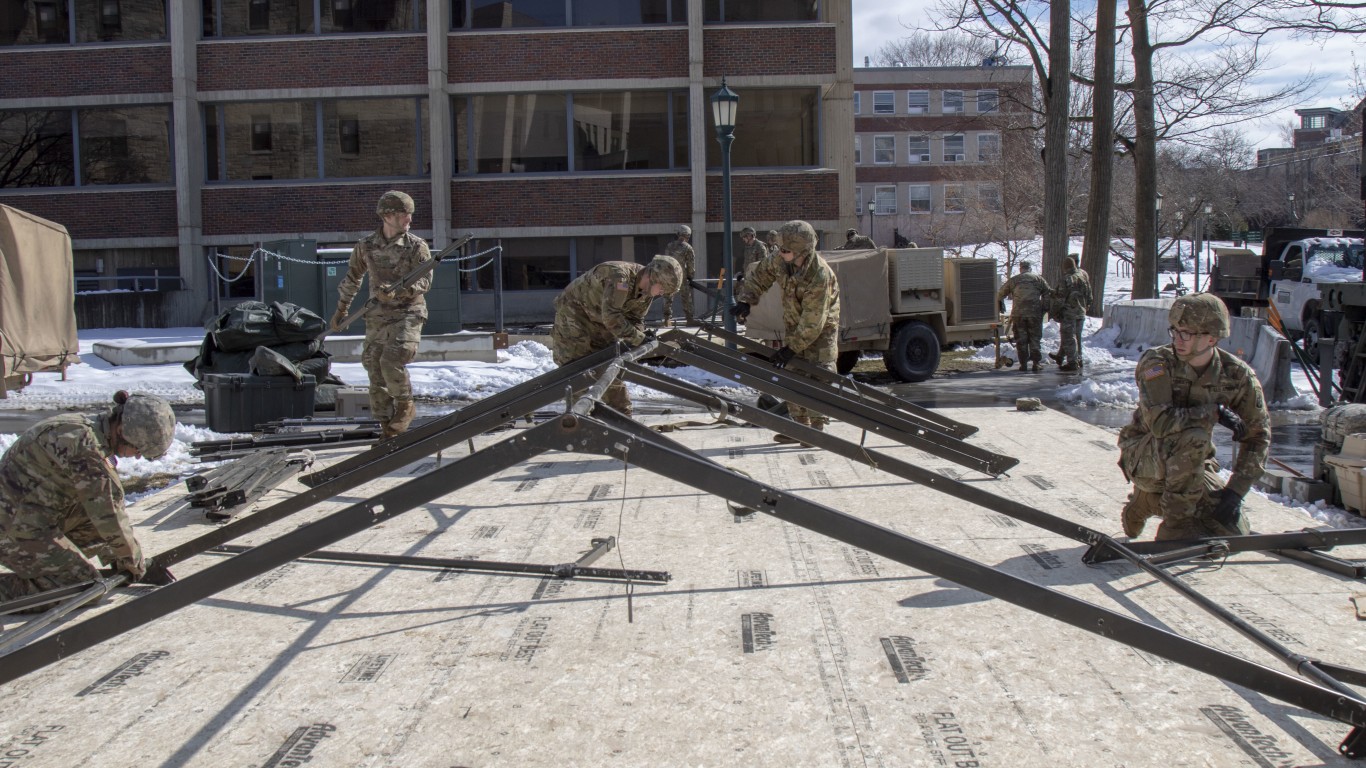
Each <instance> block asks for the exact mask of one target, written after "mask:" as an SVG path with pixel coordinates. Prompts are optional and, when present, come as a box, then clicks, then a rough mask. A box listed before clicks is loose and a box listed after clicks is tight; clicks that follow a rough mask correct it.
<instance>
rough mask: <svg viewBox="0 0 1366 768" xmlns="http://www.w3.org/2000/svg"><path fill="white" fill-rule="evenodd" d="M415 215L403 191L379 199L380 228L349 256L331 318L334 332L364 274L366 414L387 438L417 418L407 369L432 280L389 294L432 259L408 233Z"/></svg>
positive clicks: (423, 319)
mask: <svg viewBox="0 0 1366 768" xmlns="http://www.w3.org/2000/svg"><path fill="white" fill-rule="evenodd" d="M414 210H415V206H414V205H413V198H411V197H409V196H408V195H407V194H406V193H404V192H395V191H390V192H385V193H384V194H383V195H382V196H381V197H380V199H379V205H378V207H377V208H376V213H378V214H379V217H380V219H381V221H382V223H381V224H380V228H379V229H377V230H375V231H374V232H373V233H371V234H369V235H367V236H365V237H364V238H363V239H361V241H360V242H358V243H356V247H355V248H354V249H353V250H352V251H351V263H350V266H349V267H348V268H347V270H346V277H344V278H342V281H341V285H340V286H339V287H338V289H337V293H338V299H337V312H336V314H334V315H333V316H332V327H333V328H334V329H336V328H338V327H340V326H341V324H342V323H344V322H346V316H347V314H349V313H350V311H351V301H352V300H353V299H354V298H355V297H356V293H357V292H359V291H360V284H361V281H362V280H364V279H365V276H366V275H367V274H368V275H369V276H370V294H371V295H372V296H374V297H376V298H377V300H378V302H379V303H378V305H377V306H376V307H375V308H374V309H372V310H371V311H370V313H369V314H368V315H366V316H365V348H364V350H363V351H362V352H361V363H362V364H364V365H365V372H366V374H368V375H369V377H370V412H371V413H372V414H374V416H375V418H377V419H379V423H380V428H381V430H382V431H383V435H384V437H385V438H390V437H394V436H396V435H399V434H402V433H403V432H404V431H405V430H407V429H408V425H409V424H411V423H412V422H413V416H414V415H415V413H416V410H415V408H414V407H413V387H412V382H410V381H409V379H408V368H407V365H408V363H411V362H412V361H413V358H414V357H416V356H417V346H418V344H419V343H420V342H421V341H422V325H423V323H425V322H426V321H427V298H426V293H427V291H428V290H430V289H431V287H432V275H431V273H430V272H429V273H427V275H425V276H424V277H422V279H420V280H418V281H417V282H415V283H413V285H412V286H411V287H408V288H404V289H402V290H398V291H392V290H389V286H391V285H394V284H395V283H397V282H398V281H400V280H402V279H403V277H404V276H405V275H407V274H408V273H409V272H412V271H413V269H414V268H415V267H417V266H418V265H419V264H421V263H422V262H424V261H431V259H432V253H431V250H430V249H429V248H428V247H427V243H426V241H424V240H423V239H422V238H420V237H417V236H415V235H413V234H411V233H410V232H408V227H409V226H411V225H412V223H413V211H414Z"/></svg>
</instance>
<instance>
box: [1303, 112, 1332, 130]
mask: <svg viewBox="0 0 1366 768" xmlns="http://www.w3.org/2000/svg"><path fill="white" fill-rule="evenodd" d="M1300 124H1301V125H1302V126H1303V127H1304V128H1325V127H1327V126H1328V116H1327V115H1305V116H1304V117H1303V118H1301V120H1300Z"/></svg>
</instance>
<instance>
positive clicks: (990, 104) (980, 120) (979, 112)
mask: <svg viewBox="0 0 1366 768" xmlns="http://www.w3.org/2000/svg"><path fill="white" fill-rule="evenodd" d="M1033 92H1034V83H1033V70H1032V69H1031V68H1030V67H1026V66H1001V65H999V64H998V63H996V62H984V63H983V65H982V66H979V67H874V68H867V67H864V68H858V69H855V70H854V131H855V138H854V163H855V168H856V170H855V186H856V191H855V199H856V203H857V205H856V207H857V210H858V212H859V220H860V224H861V227H860V231H862V232H863V233H864V234H867V235H869V236H871V237H872V238H873V240H874V241H876V242H877V243H878V244H879V245H892V244H893V232H896V233H898V234H900V235H901V236H902V237H904V238H907V239H909V240H910V241H912V242H915V243H916V244H917V245H922V246H924V245H944V246H953V245H958V244H961V243H966V242H982V241H984V240H988V239H996V238H997V237H999V236H1001V235H1002V230H1003V228H1004V229H1017V228H1019V227H1021V226H1022V225H1023V222H1024V220H1030V222H1029V225H1028V227H1029V228H1030V229H1029V231H1028V232H1027V233H1025V232H1021V233H1019V234H1032V217H1031V216H1022V217H1018V218H1012V217H1011V215H1010V214H1011V211H1010V207H1011V205H1012V201H1011V200H1010V199H1009V198H1010V193H1011V190H1012V185H1014V188H1016V189H1018V186H1019V184H1021V183H1024V184H1030V183H1035V182H1037V181H1038V180H1037V179H1031V178H1029V176H1031V175H1033V174H1034V169H1035V168H1036V166H1037V163H1038V157H1037V156H1035V155H1034V154H1033V153H1034V150H1033V149H1032V147H1033V146H1034V142H1033V135H1034V131H1033V129H1032V128H1031V127H1030V123H1031V120H1030V116H1031V113H1030V111H1029V105H1030V104H1031V102H1032V99H1033ZM1039 196H1040V195H1033V196H1032V198H1033V200H1034V201H1035V202H1037V200H1038V198H1039ZM869 202H871V203H872V204H873V208H874V210H873V213H872V216H871V217H869V215H868V204H869Z"/></svg>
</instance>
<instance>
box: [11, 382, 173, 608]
mask: <svg viewBox="0 0 1366 768" xmlns="http://www.w3.org/2000/svg"><path fill="white" fill-rule="evenodd" d="M174 431H175V414H174V413H172V411H171V406H170V404H169V403H167V402H166V401H165V400H163V399H161V398H159V397H156V396H154V395H129V394H128V393H127V392H123V391H120V392H117V393H115V395H114V407H113V408H111V409H110V410H108V411H107V412H105V413H102V414H98V415H93V416H92V415H86V414H75V413H73V414H63V415H61V416H53V417H52V418H49V419H44V420H42V421H40V422H38V423H37V424H35V425H33V426H32V427H30V428H29V429H28V430H27V431H26V432H24V434H22V435H20V437H19V439H18V440H16V441H15V443H14V445H12V446H10V449H9V450H8V451H6V452H5V454H4V456H3V457H0V564H3V565H4V566H5V567H7V568H9V569H10V571H12V573H8V574H3V575H0V602H5V601H9V600H14V599H17V598H20V597H24V596H26V595H31V594H35V593H37V592H42V591H45V590H49V589H56V588H58V587H64V586H68V585H72V584H80V583H82V582H86V581H90V580H92V579H95V578H98V577H99V575H100V572H99V569H98V568H96V566H95V565H94V564H93V563H92V562H91V559H93V558H96V557H98V558H99V559H100V560H101V561H102V562H103V563H104V565H106V566H109V567H112V568H114V569H116V570H117V571H120V572H122V573H125V574H127V575H128V576H129V577H130V578H131V579H133V580H139V579H147V580H152V579H151V575H150V574H148V568H147V564H146V563H145V562H144V560H143V555H142V548H141V547H140V546H139V545H138V540H137V538H136V537H135V536H134V535H133V528H132V525H131V523H130V522H129V520H128V515H127V513H126V512H125V511H124V506H123V484H122V483H121V482H120V481H119V476H118V473H117V472H116V471H115V469H114V467H115V466H116V465H117V463H118V459H119V458H120V457H123V458H127V457H134V456H141V457H146V458H159V457H161V456H162V455H163V454H165V453H166V450H167V449H168V448H169V447H170V445H171V440H172V437H173V433H174ZM154 573H155V575H156V578H155V583H165V582H166V581H169V580H170V574H169V572H167V571H165V569H157V570H156V571H155V572H154ZM39 609H40V610H41V609H42V607H40V608H39Z"/></svg>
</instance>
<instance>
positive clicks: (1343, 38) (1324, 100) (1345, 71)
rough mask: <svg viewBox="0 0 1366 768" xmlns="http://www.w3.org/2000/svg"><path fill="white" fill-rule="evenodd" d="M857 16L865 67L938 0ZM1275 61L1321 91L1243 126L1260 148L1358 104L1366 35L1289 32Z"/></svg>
mask: <svg viewBox="0 0 1366 768" xmlns="http://www.w3.org/2000/svg"><path fill="white" fill-rule="evenodd" d="M852 2H853V21H854V24H853V26H854V30H853V31H854V66H856V67H861V66H863V58H864V57H865V56H868V57H872V56H874V55H875V54H876V53H877V50H878V48H880V47H881V46H882V45H883V44H884V43H887V42H889V41H891V40H895V39H897V38H900V37H904V36H906V35H907V34H908V33H909V31H910V30H909V27H911V26H914V25H917V24H918V25H920V26H923V27H929V26H930V25H931V22H930V16H929V9H930V8H932V7H933V6H934V2H933V0H892V1H891V2H887V0H852ZM1273 47H1274V51H1273V53H1272V56H1271V58H1272V61H1273V62H1274V66H1273V67H1272V68H1270V70H1269V72H1268V74H1267V76H1266V78H1265V81H1264V82H1265V83H1266V84H1267V85H1268V86H1274V85H1275V84H1277V83H1279V82H1291V81H1294V80H1296V79H1298V78H1300V77H1303V76H1305V75H1306V74H1311V73H1312V75H1313V77H1314V83H1315V85H1316V86H1317V88H1318V92H1317V93H1308V94H1306V95H1305V98H1304V100H1303V101H1302V102H1301V103H1297V104H1292V105H1290V106H1288V107H1287V108H1286V109H1284V110H1282V111H1281V112H1278V113H1277V114H1275V115H1273V116H1272V117H1270V118H1267V119H1266V120H1262V121H1259V122H1256V123H1249V124H1246V125H1245V126H1243V128H1242V130H1243V133H1244V134H1245V135H1246V136H1247V137H1248V139H1249V140H1250V141H1251V142H1252V143H1253V144H1254V145H1255V146H1256V147H1258V148H1264V147H1278V146H1284V143H1283V142H1282V141H1281V137H1280V134H1281V126H1283V125H1285V124H1286V123H1289V122H1292V121H1295V120H1296V117H1295V113H1294V110H1295V109H1296V108H1304V107H1339V108H1341V107H1343V106H1344V103H1353V102H1352V100H1351V94H1352V66H1353V64H1354V63H1360V65H1361V66H1363V67H1366V54H1363V55H1362V56H1358V57H1356V58H1354V57H1353V54H1354V53H1355V52H1357V51H1363V52H1366V40H1361V39H1354V38H1353V37H1352V36H1350V35H1338V36H1335V37H1333V38H1331V39H1328V40H1323V41H1307V40H1295V39H1292V38H1290V37H1289V36H1284V37H1281V38H1279V39H1277V40H1276V41H1275V43H1274V45H1273Z"/></svg>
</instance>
